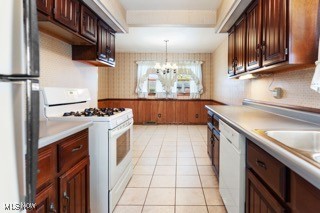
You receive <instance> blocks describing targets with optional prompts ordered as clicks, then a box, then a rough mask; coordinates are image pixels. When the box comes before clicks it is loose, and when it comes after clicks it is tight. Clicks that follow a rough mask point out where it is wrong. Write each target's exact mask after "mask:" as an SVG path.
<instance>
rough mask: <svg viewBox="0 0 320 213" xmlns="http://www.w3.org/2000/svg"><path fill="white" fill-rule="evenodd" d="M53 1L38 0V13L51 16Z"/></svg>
mask: <svg viewBox="0 0 320 213" xmlns="http://www.w3.org/2000/svg"><path fill="white" fill-rule="evenodd" d="M52 1H53V0H37V8H38V11H40V12H42V13H44V14H45V15H51V13H52Z"/></svg>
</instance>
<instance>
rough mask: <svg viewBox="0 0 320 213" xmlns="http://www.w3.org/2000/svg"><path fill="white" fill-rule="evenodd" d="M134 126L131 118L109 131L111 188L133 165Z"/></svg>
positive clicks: (110, 188)
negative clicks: (129, 166)
mask: <svg viewBox="0 0 320 213" xmlns="http://www.w3.org/2000/svg"><path fill="white" fill-rule="evenodd" d="M132 126H133V119H130V120H128V121H126V122H124V123H123V124H121V125H119V126H118V127H116V128H114V129H112V130H110V131H109V190H112V189H113V187H114V186H115V185H116V183H117V181H118V180H119V179H120V178H121V176H122V174H123V173H124V171H125V170H126V168H127V167H128V165H131V160H132Z"/></svg>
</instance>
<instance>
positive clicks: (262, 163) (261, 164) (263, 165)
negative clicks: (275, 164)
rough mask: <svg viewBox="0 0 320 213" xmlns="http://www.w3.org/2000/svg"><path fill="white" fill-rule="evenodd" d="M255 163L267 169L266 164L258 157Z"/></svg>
mask: <svg viewBox="0 0 320 213" xmlns="http://www.w3.org/2000/svg"><path fill="white" fill-rule="evenodd" d="M256 164H257V165H258V166H260V167H262V168H264V169H267V166H266V164H265V163H264V162H262V161H260V160H258V159H257V160H256Z"/></svg>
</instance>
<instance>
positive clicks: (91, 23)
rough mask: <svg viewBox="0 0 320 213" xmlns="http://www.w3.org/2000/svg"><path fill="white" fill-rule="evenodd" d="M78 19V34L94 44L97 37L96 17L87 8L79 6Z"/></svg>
mask: <svg viewBox="0 0 320 213" xmlns="http://www.w3.org/2000/svg"><path fill="white" fill-rule="evenodd" d="M80 17H81V19H80V34H81V35H83V36H84V37H86V38H88V39H90V40H92V41H93V42H96V41H97V37H98V35H97V34H98V26H97V22H98V18H97V16H96V15H95V14H94V13H93V12H91V10H90V9H89V8H87V7H86V6H84V5H81V16H80Z"/></svg>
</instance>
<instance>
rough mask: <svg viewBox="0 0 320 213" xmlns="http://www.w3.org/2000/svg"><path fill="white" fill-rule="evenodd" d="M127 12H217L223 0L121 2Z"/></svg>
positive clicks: (130, 0) (141, 0)
mask: <svg viewBox="0 0 320 213" xmlns="http://www.w3.org/2000/svg"><path fill="white" fill-rule="evenodd" d="M120 2H121V4H122V5H123V7H124V8H125V9H126V10H216V9H217V8H218V7H219V6H220V3H221V0H120Z"/></svg>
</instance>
